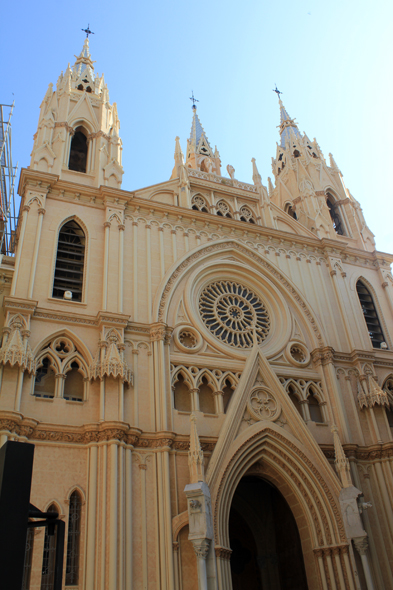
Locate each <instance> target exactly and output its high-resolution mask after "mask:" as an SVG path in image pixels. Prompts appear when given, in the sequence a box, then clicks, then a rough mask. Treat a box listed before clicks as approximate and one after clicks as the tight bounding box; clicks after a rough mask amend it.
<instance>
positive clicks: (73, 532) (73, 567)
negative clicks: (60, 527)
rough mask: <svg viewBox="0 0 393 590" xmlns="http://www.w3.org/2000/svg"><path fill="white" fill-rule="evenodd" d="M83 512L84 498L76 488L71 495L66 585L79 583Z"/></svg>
mask: <svg viewBox="0 0 393 590" xmlns="http://www.w3.org/2000/svg"><path fill="white" fill-rule="evenodd" d="M81 513H82V498H81V495H80V493H79V492H78V491H76V490H75V491H74V492H73V493H72V494H71V497H70V512H69V516H68V536H67V562H66V573H65V584H66V586H77V585H78V583H79V545H80V534H81Z"/></svg>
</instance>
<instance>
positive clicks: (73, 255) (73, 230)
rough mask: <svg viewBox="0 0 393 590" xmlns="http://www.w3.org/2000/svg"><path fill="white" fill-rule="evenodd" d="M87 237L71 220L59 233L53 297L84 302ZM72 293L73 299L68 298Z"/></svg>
mask: <svg viewBox="0 0 393 590" xmlns="http://www.w3.org/2000/svg"><path fill="white" fill-rule="evenodd" d="M85 247H86V237H85V233H84V231H83V229H82V228H81V226H80V225H79V224H78V223H77V222H76V221H75V220H73V219H72V220H71V221H68V222H67V223H65V224H64V225H63V226H62V227H61V229H60V232H59V240H58V244H57V255H56V266H55V278H54V281H53V292H52V296H53V297H56V298H57V299H63V298H66V299H68V298H70V299H72V300H73V301H82V293H83V272H84V264H85ZM68 292H71V297H69V296H67V294H68Z"/></svg>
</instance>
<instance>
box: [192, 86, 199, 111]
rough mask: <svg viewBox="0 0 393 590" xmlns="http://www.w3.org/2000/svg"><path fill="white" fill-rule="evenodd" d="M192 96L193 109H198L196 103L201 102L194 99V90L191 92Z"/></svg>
mask: <svg viewBox="0 0 393 590" xmlns="http://www.w3.org/2000/svg"><path fill="white" fill-rule="evenodd" d="M191 94H192V96H190V100H192V108H193V109H196V106H195V103H196V102H199V100H197V99H196V98H194V91H193V90H191Z"/></svg>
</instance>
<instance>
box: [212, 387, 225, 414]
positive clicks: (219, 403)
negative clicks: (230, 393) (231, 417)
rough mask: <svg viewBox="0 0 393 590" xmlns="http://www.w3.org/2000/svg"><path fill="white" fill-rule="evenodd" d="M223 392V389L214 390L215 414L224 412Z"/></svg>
mask: <svg viewBox="0 0 393 590" xmlns="http://www.w3.org/2000/svg"><path fill="white" fill-rule="evenodd" d="M223 396H224V392H223V391H215V392H214V409H215V412H216V414H223V413H224V399H223Z"/></svg>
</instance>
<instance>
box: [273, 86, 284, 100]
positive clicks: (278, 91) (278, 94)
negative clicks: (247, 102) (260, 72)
mask: <svg viewBox="0 0 393 590" xmlns="http://www.w3.org/2000/svg"><path fill="white" fill-rule="evenodd" d="M275 86H276V87H275V88H274V90H273V92H275V93H276V94H277V96H278V98H280V94H282V92H280V90H279V89H278V88H277V84H275Z"/></svg>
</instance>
